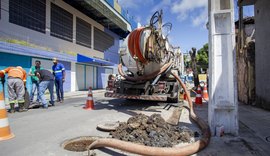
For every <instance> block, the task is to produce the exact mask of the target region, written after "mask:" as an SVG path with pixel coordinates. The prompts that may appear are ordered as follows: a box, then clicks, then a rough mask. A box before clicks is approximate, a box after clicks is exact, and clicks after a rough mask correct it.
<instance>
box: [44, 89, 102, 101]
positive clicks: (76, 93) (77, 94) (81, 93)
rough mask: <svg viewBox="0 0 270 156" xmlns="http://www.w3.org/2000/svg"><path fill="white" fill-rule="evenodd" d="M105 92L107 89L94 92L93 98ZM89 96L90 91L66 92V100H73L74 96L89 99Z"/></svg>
mask: <svg viewBox="0 0 270 156" xmlns="http://www.w3.org/2000/svg"><path fill="white" fill-rule="evenodd" d="M105 91H106V90H105V89H96V90H92V92H93V96H95V94H97V93H105ZM87 95H88V91H75V92H66V93H64V97H65V99H68V98H72V97H74V96H76V97H77V96H85V97H87ZM47 96H48V97H49V95H47ZM48 97H47V98H48Z"/></svg>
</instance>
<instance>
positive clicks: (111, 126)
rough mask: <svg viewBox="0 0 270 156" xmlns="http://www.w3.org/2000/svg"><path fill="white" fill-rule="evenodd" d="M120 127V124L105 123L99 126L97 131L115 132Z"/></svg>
mask: <svg viewBox="0 0 270 156" xmlns="http://www.w3.org/2000/svg"><path fill="white" fill-rule="evenodd" d="M118 126H119V122H109V121H108V122H103V123H99V124H98V125H97V129H98V130H101V131H105V132H110V131H115V130H116V128H117V127H118Z"/></svg>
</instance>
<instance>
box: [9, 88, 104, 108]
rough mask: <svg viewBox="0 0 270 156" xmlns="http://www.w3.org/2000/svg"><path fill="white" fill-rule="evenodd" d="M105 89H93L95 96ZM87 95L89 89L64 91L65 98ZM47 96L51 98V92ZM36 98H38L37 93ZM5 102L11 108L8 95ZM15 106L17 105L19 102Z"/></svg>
mask: <svg viewBox="0 0 270 156" xmlns="http://www.w3.org/2000/svg"><path fill="white" fill-rule="evenodd" d="M105 91H106V90H105V89H96V90H92V92H93V96H95V94H98V93H105ZM87 95H88V91H74V92H65V93H64V98H65V99H70V98H73V97H78V96H85V98H86V97H87ZM45 97H46V99H47V100H49V99H50V94H49V92H48V91H47V92H46V93H45ZM54 98H55V99H56V93H54ZM35 99H36V95H35ZM5 104H6V108H7V109H9V108H10V106H9V102H8V98H7V97H5ZM15 106H16V107H17V104H16V105H15Z"/></svg>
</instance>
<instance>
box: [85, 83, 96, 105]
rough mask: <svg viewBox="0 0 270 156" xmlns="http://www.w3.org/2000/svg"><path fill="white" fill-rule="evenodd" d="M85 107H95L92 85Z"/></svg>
mask: <svg viewBox="0 0 270 156" xmlns="http://www.w3.org/2000/svg"><path fill="white" fill-rule="evenodd" d="M84 109H87V110H92V109H94V100H93V94H92V87H89V90H88V95H87V100H86V104H85V106H84Z"/></svg>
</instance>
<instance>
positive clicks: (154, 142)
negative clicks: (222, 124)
mask: <svg viewBox="0 0 270 156" xmlns="http://www.w3.org/2000/svg"><path fill="white" fill-rule="evenodd" d="M110 134H111V135H112V137H113V138H116V139H119V140H124V141H130V142H134V143H138V144H142V145H146V146H153V147H172V146H174V145H177V144H179V143H183V142H191V138H193V137H194V133H193V132H192V131H191V130H190V129H189V128H187V127H185V126H182V127H179V126H172V125H169V124H167V123H166V122H165V120H164V119H163V118H162V117H161V115H160V114H153V115H151V116H150V117H149V116H146V115H144V114H138V115H136V116H133V117H131V118H129V119H128V121H127V122H120V124H119V127H117V128H116V130H115V131H112V132H110Z"/></svg>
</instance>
